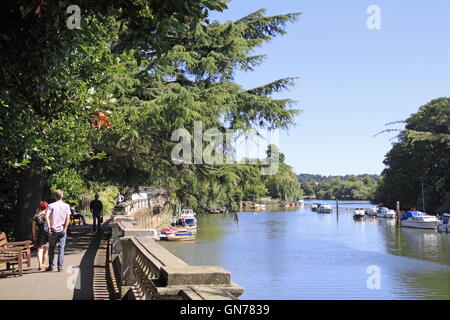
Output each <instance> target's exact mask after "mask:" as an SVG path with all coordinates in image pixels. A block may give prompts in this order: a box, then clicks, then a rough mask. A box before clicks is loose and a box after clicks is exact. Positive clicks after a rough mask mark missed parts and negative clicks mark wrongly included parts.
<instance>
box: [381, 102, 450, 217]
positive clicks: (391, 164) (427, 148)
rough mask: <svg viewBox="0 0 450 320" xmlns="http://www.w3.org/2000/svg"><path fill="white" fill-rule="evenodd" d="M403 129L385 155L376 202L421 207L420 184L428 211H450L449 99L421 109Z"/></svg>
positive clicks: (405, 206)
mask: <svg viewBox="0 0 450 320" xmlns="http://www.w3.org/2000/svg"><path fill="white" fill-rule="evenodd" d="M405 123H406V125H405V129H404V130H402V131H401V132H400V134H399V135H398V141H397V142H396V143H394V145H393V147H392V149H391V150H390V151H389V152H388V154H387V155H386V158H385V160H384V164H385V165H386V169H385V170H384V171H383V174H382V175H383V180H382V182H381V183H380V185H379V187H378V189H377V191H376V195H375V201H377V202H380V203H383V204H385V205H388V206H395V203H396V201H400V205H401V207H402V208H404V209H410V208H412V207H416V208H421V209H423V207H422V184H423V188H424V197H425V210H426V211H427V212H448V211H450V206H449V204H450V198H449V196H450V171H449V168H450V144H449V136H450V135H449V130H450V98H440V99H435V100H432V101H431V102H429V103H428V104H426V105H424V106H422V107H420V109H419V111H418V112H416V113H414V114H412V115H411V116H410V117H409V118H408V119H407V120H406V121H405Z"/></svg>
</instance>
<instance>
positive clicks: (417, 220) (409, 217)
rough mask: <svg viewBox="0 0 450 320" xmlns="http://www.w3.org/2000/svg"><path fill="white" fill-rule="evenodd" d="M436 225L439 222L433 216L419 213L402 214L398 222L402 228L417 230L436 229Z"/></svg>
mask: <svg viewBox="0 0 450 320" xmlns="http://www.w3.org/2000/svg"><path fill="white" fill-rule="evenodd" d="M438 224H439V220H438V219H437V218H436V217H435V216H430V215H427V214H426V213H425V212H420V211H408V212H406V213H403V214H402V220H401V221H400V225H401V226H402V227H407V228H418V229H436V228H437V226H438Z"/></svg>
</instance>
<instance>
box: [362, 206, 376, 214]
mask: <svg viewBox="0 0 450 320" xmlns="http://www.w3.org/2000/svg"><path fill="white" fill-rule="evenodd" d="M364 212H365V214H366V215H368V216H376V215H377V213H378V208H377V207H372V208H366V209H364Z"/></svg>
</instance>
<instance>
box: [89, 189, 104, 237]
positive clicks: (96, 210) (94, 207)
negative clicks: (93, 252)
mask: <svg viewBox="0 0 450 320" xmlns="http://www.w3.org/2000/svg"><path fill="white" fill-rule="evenodd" d="M98 198H99V195H98V194H96V195H95V199H94V200H92V201H91V205H90V207H91V212H92V218H93V220H94V232H95V231H97V232H100V231H101V227H100V225H101V223H102V222H103V203H102V202H101V201H100V200H98Z"/></svg>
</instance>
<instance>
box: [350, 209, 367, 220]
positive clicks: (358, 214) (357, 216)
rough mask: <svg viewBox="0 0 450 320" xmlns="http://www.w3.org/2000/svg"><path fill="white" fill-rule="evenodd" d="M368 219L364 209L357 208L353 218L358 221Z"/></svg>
mask: <svg viewBox="0 0 450 320" xmlns="http://www.w3.org/2000/svg"><path fill="white" fill-rule="evenodd" d="M365 217H366V213H365V212H364V209H363V208H355V211H354V212H353V218H354V219H356V220H364V219H365Z"/></svg>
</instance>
